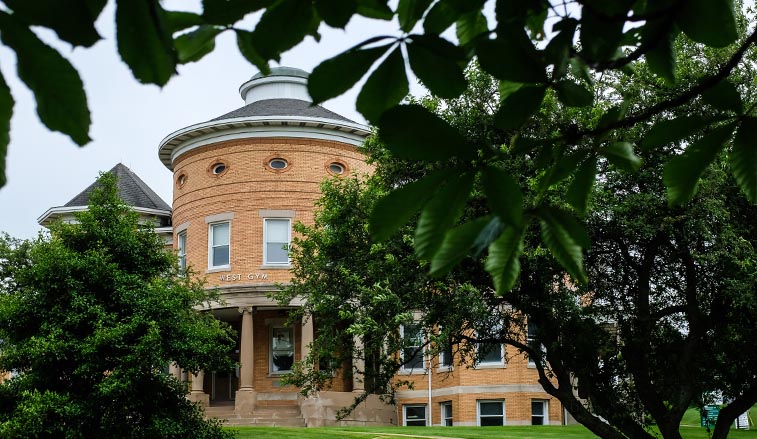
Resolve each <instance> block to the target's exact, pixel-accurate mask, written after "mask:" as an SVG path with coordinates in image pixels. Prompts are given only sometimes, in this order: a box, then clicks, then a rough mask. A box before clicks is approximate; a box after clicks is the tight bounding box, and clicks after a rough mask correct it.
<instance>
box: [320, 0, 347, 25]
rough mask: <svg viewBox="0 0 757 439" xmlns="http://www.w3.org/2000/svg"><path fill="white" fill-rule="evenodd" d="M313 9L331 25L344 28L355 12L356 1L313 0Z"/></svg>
mask: <svg viewBox="0 0 757 439" xmlns="http://www.w3.org/2000/svg"><path fill="white" fill-rule="evenodd" d="M314 3H315V10H316V11H318V15H320V16H321V18H323V21H325V22H326V24H328V25H329V26H331V27H335V28H339V29H344V26H346V25H347V23H349V21H350V18H352V16H353V15H355V13H356V12H357V3H355V2H354V1H345V0H315V2H314Z"/></svg>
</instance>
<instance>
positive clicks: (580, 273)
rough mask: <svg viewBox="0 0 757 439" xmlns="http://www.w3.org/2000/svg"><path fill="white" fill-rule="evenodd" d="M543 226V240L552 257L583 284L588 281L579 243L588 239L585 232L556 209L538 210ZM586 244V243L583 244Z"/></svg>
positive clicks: (545, 208) (544, 208)
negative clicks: (580, 230) (581, 231)
mask: <svg viewBox="0 0 757 439" xmlns="http://www.w3.org/2000/svg"><path fill="white" fill-rule="evenodd" d="M538 215H539V220H540V224H541V238H542V241H544V243H545V244H546V245H547V247H548V248H549V250H550V252H551V253H552V256H554V257H555V259H556V260H557V262H559V263H560V265H562V267H563V268H565V270H567V271H568V273H569V274H570V275H571V276H572V277H573V278H574V279H576V280H578V281H579V282H581V283H584V282H586V281H587V277H586V273H585V272H584V268H583V253H582V251H581V250H582V248H581V247H582V246H581V244H579V242H582V241H584V240H585V239H588V238H586V236H585V233H586V232H585V230H584V232H583V234H582V233H580V232H579V228H578V227H576V224H577V223H575V222H573V223H569V222H567V221H566V218H569V217H568V216H567V215H563V214H561V213H559V211H557V210H556V209H554V208H548V207H543V208H540V209H539V210H538ZM583 243H584V244H586V242H585V241H584V242H583Z"/></svg>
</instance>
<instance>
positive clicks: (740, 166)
mask: <svg viewBox="0 0 757 439" xmlns="http://www.w3.org/2000/svg"><path fill="white" fill-rule="evenodd" d="M728 159H729V163H730V165H731V172H733V176H734V178H735V179H736V183H738V185H739V187H740V188H741V190H742V191H744V194H746V197H747V199H748V200H749V201H750V202H752V203H757V118H754V117H748V118H745V119H744V120H742V121H741V125H739V129H738V131H736V137H735V139H734V140H733V149H732V150H731V154H730V155H729V157H728Z"/></svg>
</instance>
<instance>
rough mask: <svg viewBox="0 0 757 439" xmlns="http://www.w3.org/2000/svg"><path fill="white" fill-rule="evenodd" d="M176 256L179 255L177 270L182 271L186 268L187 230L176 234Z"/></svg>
mask: <svg viewBox="0 0 757 439" xmlns="http://www.w3.org/2000/svg"><path fill="white" fill-rule="evenodd" d="M176 247H177V252H176V253H177V256H178V257H179V272H180V273H184V272H185V271H186V270H187V232H186V231H184V232H181V233H179V234H178V235H176Z"/></svg>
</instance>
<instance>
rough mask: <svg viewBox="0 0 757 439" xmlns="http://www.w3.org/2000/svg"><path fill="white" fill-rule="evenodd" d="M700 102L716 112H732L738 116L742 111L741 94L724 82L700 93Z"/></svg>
mask: <svg viewBox="0 0 757 439" xmlns="http://www.w3.org/2000/svg"><path fill="white" fill-rule="evenodd" d="M702 100H703V101H704V102H705V103H706V104H708V105H712V106H713V107H715V108H717V109H718V110H725V111H733V112H735V113H738V114H741V112H742V111H743V110H744V106H743V103H742V102H741V93H739V91H738V90H737V89H736V86H735V85H733V83H731V82H729V81H725V80H724V81H720V82H718V83H717V84H716V85H715V86H714V87H712V88H711V89H709V90H707V91H705V92H704V93H702Z"/></svg>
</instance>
